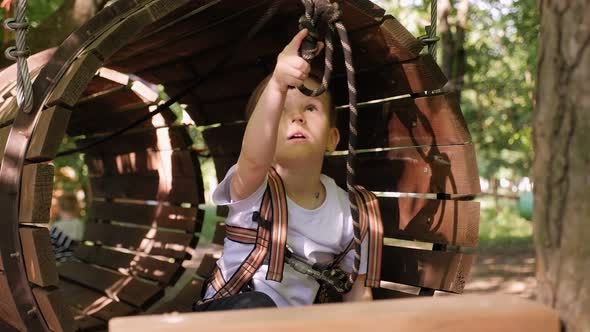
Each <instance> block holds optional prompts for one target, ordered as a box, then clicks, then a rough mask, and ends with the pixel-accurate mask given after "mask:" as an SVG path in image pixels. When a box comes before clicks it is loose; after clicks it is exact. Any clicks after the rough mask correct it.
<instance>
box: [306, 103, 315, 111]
mask: <svg viewBox="0 0 590 332" xmlns="http://www.w3.org/2000/svg"><path fill="white" fill-rule="evenodd" d="M305 110H306V111H310V112H313V111H315V110H316V108H315V106H311V105H310V106H307V107H306V108H305Z"/></svg>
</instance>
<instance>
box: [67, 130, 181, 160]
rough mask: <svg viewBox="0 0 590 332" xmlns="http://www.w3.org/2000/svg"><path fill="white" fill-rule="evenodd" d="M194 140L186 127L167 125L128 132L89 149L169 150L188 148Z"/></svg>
mask: <svg viewBox="0 0 590 332" xmlns="http://www.w3.org/2000/svg"><path fill="white" fill-rule="evenodd" d="M99 139H100V136H97V137H93V138H87V139H83V140H79V141H77V142H76V144H77V145H78V146H85V145H86V144H89V143H91V142H94V141H96V140H99ZM191 145H192V140H191V138H190V136H189V134H188V132H187V129H186V128H185V127H165V128H158V129H147V130H140V131H134V132H129V133H126V134H125V135H121V136H118V137H117V138H115V139H112V140H109V141H106V142H103V143H101V144H99V145H97V146H95V147H93V148H91V149H89V150H88V151H87V153H91V154H122V153H129V152H135V151H143V150H146V149H150V150H154V151H168V150H172V149H185V150H186V149H187V148H188V147H189V146H191Z"/></svg>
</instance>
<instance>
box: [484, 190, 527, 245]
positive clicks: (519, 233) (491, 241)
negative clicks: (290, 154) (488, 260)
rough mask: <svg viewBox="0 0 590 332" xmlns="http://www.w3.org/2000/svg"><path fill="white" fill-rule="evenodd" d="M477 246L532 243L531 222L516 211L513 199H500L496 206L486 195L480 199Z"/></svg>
mask: <svg viewBox="0 0 590 332" xmlns="http://www.w3.org/2000/svg"><path fill="white" fill-rule="evenodd" d="M481 207H482V209H481V220H480V224H479V247H480V248H488V247H499V246H500V247H503V246H512V247H528V246H532V243H533V224H532V223H531V222H530V221H528V220H526V219H524V218H522V217H521V216H520V215H519V213H518V207H517V205H516V202H515V201H505V200H501V201H500V202H499V204H498V206H495V204H493V202H492V199H491V198H490V197H489V196H488V197H486V198H484V199H481Z"/></svg>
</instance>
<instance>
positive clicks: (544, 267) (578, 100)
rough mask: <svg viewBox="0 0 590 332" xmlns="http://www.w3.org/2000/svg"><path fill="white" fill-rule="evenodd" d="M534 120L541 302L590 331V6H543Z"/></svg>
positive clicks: (575, 0) (577, 2)
mask: <svg viewBox="0 0 590 332" xmlns="http://www.w3.org/2000/svg"><path fill="white" fill-rule="evenodd" d="M539 8H540V11H541V35H540V42H541V43H540V48H539V60H538V76H537V91H536V100H535V101H536V105H535V113H534V118H533V122H534V123H533V143H534V150H535V160H534V164H533V168H534V169H533V173H534V179H535V188H534V189H535V207H534V216H533V220H534V225H535V227H534V233H535V247H536V251H537V280H538V285H539V287H538V299H539V300H540V301H541V302H543V303H545V304H547V305H550V306H552V307H554V308H556V309H557V310H559V312H560V314H561V317H562V318H563V319H564V320H565V322H566V325H567V328H568V331H590V314H589V313H590V241H589V240H590V227H589V222H590V220H589V218H590V152H589V151H590V148H589V147H588V142H590V84H588V82H590V0H569V1H556V0H554V1H548V0H539Z"/></svg>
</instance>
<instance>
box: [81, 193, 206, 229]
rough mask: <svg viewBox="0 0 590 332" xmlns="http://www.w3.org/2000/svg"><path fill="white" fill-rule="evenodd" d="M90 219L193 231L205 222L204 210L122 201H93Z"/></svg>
mask: <svg viewBox="0 0 590 332" xmlns="http://www.w3.org/2000/svg"><path fill="white" fill-rule="evenodd" d="M88 215H89V218H90V219H102V220H111V221H120V222H128V223H133V224H138V225H144V226H150V227H158V228H160V227H163V228H173V229H179V230H183V231H186V232H188V233H193V232H195V231H196V230H200V229H201V226H202V224H203V217H204V211H203V210H199V209H197V208H183V207H180V206H173V205H163V204H159V205H146V204H135V203H121V202H104V201H96V200H95V201H92V202H91V203H90V207H89V211H88Z"/></svg>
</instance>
